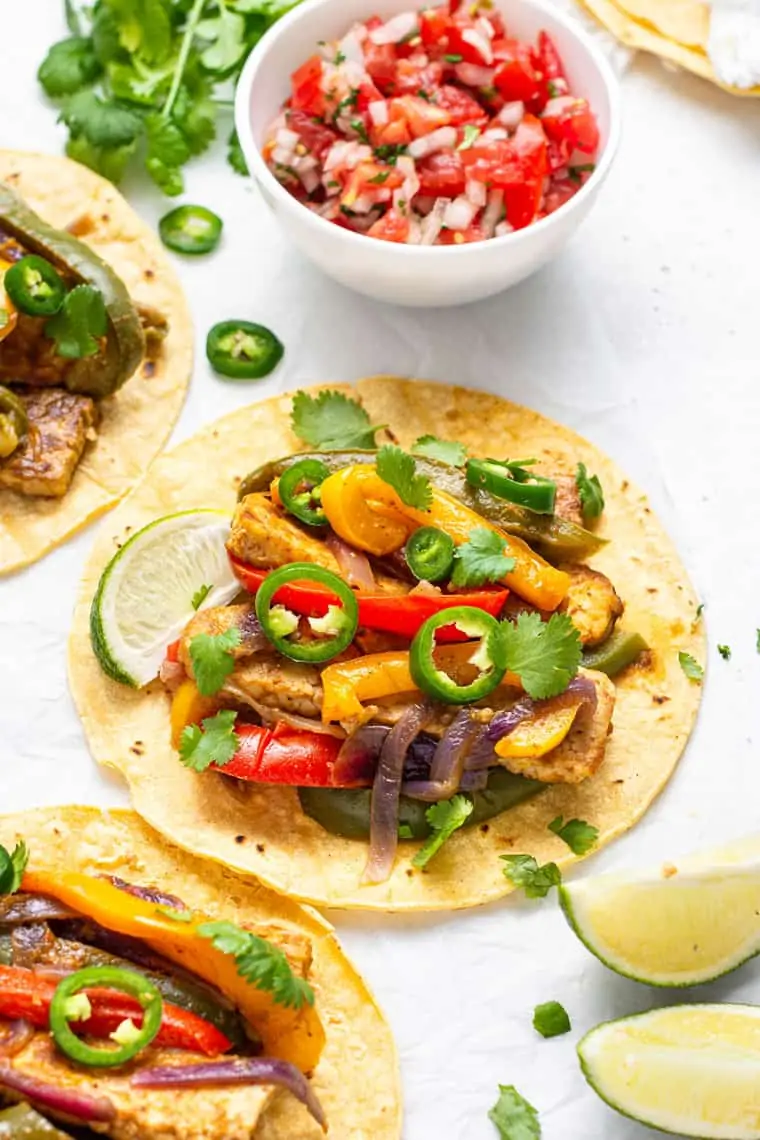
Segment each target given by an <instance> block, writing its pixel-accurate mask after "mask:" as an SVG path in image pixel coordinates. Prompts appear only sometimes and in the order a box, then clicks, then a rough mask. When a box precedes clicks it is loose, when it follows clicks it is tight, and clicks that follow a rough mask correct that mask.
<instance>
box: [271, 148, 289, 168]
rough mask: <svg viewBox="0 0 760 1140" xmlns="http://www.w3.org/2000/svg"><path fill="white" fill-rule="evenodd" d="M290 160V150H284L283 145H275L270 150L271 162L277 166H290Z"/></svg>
mask: <svg viewBox="0 0 760 1140" xmlns="http://www.w3.org/2000/svg"><path fill="white" fill-rule="evenodd" d="M292 161H293V151H292V150H286V149H285V147H284V146H276V147H275V148H274V150H273V151H272V162H274V163H275V164H276V165H277V166H290V164H291V162H292Z"/></svg>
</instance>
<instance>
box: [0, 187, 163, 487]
mask: <svg viewBox="0 0 760 1140" xmlns="http://www.w3.org/2000/svg"><path fill="white" fill-rule="evenodd" d="M74 228H75V229H76V230H77V231H78V232H80V233H83V234H86V232H87V229H88V218H87V217H86V216H85V217H83V218H80V219H79V220H78V222H77V224H76V226H75V227H74ZM166 333H167V323H166V321H165V319H164V318H163V316H162V315H161V314H160V313H156V312H153V311H152V310H143V311H138V309H137V307H136V306H135V305H134V304H133V303H132V301H131V299H130V297H129V294H128V292H127V290H126V288H125V286H124V284H123V283H122V282H121V280H120V279H119V278H118V277H117V276H116V274H115V273H114V272H113V270H112V269H111V268H110V267H109V266H108V265H106V264H105V262H103V261H102V260H101V259H100V258H99V257H98V256H97V255H96V254H95V253H94V252H93V251H92V250H91V249H89V248H88V247H87V245H86V244H85V243H84V242H83V241H80V240H79V238H78V237H76V236H74V234H73V233H69V232H62V231H60V230H55V229H53V228H52V227H51V226H49V225H47V223H46V222H44V221H43V220H42V219H41V218H40V217H38V215H37V214H35V213H34V212H33V211H32V210H30V209H29V207H28V206H27V205H26V204H25V203H24V202H23V201H22V200H21V199H20V198H19V197H18V196H17V195H16V194H15V193H14V192H13V191H12V190H11V189H10V188H9V187H8V186H7V185H5V184H3V183H0V489H6V490H10V491H14V492H16V493H17V494H19V495H24V496H32V497H46V498H61V497H63V496H64V495H65V494H66V492H67V491H68V489H69V486H70V484H71V480H72V478H73V476H74V473H75V471H76V468H77V466H78V464H79V463H80V461H81V459H82V456H83V454H84V452H85V449H86V447H87V444H88V442H91V441H94V440H95V438H96V433H97V426H98V419H99V408H100V401H102V400H103V399H105V398H106V397H108V396H111V395H112V394H113V393H114V392H116V391H117V390H118V389H119V388H120V387H121V386H122V384H124V383H125V381H127V380H128V379H129V377H130V376H131V375H132V374H133V372H134V371H135V369H136V368H137V367H138V365H139V363H140V361H141V360H142V359H143V358H144V357H145V356H146V355H147V356H148V357H149V358H152V357H153V356H154V355H155V354H156V353H157V352H159V351H160V345H161V341H162V340H163V338H164V336H165V335H166Z"/></svg>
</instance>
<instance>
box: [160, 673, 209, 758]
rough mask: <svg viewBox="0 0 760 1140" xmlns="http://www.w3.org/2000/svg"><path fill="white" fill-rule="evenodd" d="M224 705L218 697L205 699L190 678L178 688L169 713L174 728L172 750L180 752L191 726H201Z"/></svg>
mask: <svg viewBox="0 0 760 1140" xmlns="http://www.w3.org/2000/svg"><path fill="white" fill-rule="evenodd" d="M221 707H222V704H221V702H220V701H219V700H217V698H216V697H204V696H202V695H201V693H200V692H199V690H198V686H197V685H196V683H195V681H192V680H191V679H190V678H189V677H188V678H187V680H185V681H182V682H181V683H180V684H179V685H178V686H177V691H176V693H175V694H174V696H173V697H172V707H171V712H170V713H169V719H170V721H171V728H172V748H176V749H177V750H179V746H180V743H181V740H182V733H183V732H184V730H185V728H186V727H187V726H188V725H189V724H200V723H201V721H202V720H205V719H206V717H207V716H213V715H214V713H217V712H219V709H220V708H221Z"/></svg>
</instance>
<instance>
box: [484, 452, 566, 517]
mask: <svg viewBox="0 0 760 1140" xmlns="http://www.w3.org/2000/svg"><path fill="white" fill-rule="evenodd" d="M523 462H526V461H523ZM531 462H532V461H531ZM466 476H467V482H468V483H469V484H470V486H471V487H483V488H485V490H486V491H490V492H491V494H493V495H498V497H499V498H500V499H507V500H508V501H509V502H510V503H516V504H517V505H518V506H520V507H525V508H526V509H527V510H529V511H533V512H535V514H539V515H551V514H554V501H555V499H556V495H557V484H556V483H555V482H554V480H553V479H547V478H546V476H545V475H536V474H535V473H534V472H532V471H528V470H526V468H525V466H524V465H523V464H522V463H519V462H515V463H500V462H499V460H498V459H468V460H467V470H466Z"/></svg>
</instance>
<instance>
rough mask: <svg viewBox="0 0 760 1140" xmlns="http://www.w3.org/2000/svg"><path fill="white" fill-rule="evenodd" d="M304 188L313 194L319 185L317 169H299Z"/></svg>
mask: <svg viewBox="0 0 760 1140" xmlns="http://www.w3.org/2000/svg"><path fill="white" fill-rule="evenodd" d="M299 174H300V177H301V182H302V184H303V188H304V190H305V191H306V193H307V194H311V193H312V191H313V190H316V188H317V186H319V175H318V174H317V172H316V170H307V171H305V172H304V171H299Z"/></svg>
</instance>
